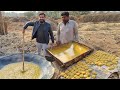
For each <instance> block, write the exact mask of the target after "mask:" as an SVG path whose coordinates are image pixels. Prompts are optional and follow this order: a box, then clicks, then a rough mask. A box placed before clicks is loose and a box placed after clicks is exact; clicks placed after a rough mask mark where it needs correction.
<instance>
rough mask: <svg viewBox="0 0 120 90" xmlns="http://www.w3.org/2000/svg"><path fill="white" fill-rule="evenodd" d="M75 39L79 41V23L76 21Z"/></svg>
mask: <svg viewBox="0 0 120 90" xmlns="http://www.w3.org/2000/svg"><path fill="white" fill-rule="evenodd" d="M74 40H75V41H78V42H79V36H78V24H77V23H76V22H75V24H74Z"/></svg>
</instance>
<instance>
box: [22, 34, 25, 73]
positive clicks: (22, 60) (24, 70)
mask: <svg viewBox="0 0 120 90" xmlns="http://www.w3.org/2000/svg"><path fill="white" fill-rule="evenodd" d="M24 53H25V52H24V33H23V57H22V62H23V72H24V71H25V68H24Z"/></svg>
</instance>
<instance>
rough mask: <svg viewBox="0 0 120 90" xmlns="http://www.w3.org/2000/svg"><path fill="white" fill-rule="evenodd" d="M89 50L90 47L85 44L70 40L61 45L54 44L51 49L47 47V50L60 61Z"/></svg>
mask: <svg viewBox="0 0 120 90" xmlns="http://www.w3.org/2000/svg"><path fill="white" fill-rule="evenodd" d="M89 50H90V48H88V47H87V46H84V45H82V44H79V43H76V42H71V43H68V44H64V45H61V46H56V47H54V48H53V49H48V52H49V53H50V54H52V55H53V56H55V57H56V58H57V59H59V60H60V61H61V62H62V63H66V62H68V61H71V60H73V59H74V58H76V57H78V56H80V55H82V54H84V53H86V52H88V51H89Z"/></svg>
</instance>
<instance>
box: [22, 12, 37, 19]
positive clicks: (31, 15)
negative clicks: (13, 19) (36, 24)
mask: <svg viewBox="0 0 120 90" xmlns="http://www.w3.org/2000/svg"><path fill="white" fill-rule="evenodd" d="M35 15H36V13H35V12H34V11H33V12H32V11H31V12H25V13H24V16H25V17H27V18H31V17H33V16H35Z"/></svg>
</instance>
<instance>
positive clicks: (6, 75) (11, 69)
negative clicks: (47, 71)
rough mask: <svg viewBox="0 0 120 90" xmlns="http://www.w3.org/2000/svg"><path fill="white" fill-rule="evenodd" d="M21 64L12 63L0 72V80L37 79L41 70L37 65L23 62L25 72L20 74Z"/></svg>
mask: <svg viewBox="0 0 120 90" xmlns="http://www.w3.org/2000/svg"><path fill="white" fill-rule="evenodd" d="M22 65H23V63H22V62H18V63H12V64H8V65H6V66H4V67H3V68H2V69H1V70H0V79H39V78H40V76H41V69H40V67H39V66H38V65H37V64H34V63H30V62H25V71H24V72H22Z"/></svg>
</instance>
